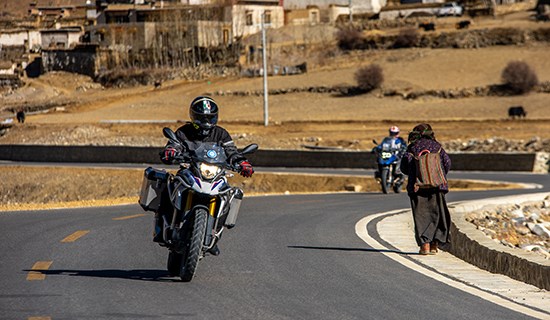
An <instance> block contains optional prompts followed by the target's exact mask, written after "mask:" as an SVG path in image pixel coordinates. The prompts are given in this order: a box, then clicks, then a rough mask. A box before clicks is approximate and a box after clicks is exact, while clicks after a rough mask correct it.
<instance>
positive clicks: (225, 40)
mask: <svg viewBox="0 0 550 320" xmlns="http://www.w3.org/2000/svg"><path fill="white" fill-rule="evenodd" d="M228 43H229V30H227V29H223V44H228Z"/></svg>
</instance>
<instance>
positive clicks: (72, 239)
mask: <svg viewBox="0 0 550 320" xmlns="http://www.w3.org/2000/svg"><path fill="white" fill-rule="evenodd" d="M89 232H90V230H79V231H76V232H75V233H73V234H71V235H70V236H67V237H66V238H65V239H63V240H61V242H75V241H76V240H78V239H79V238H80V237H83V236H85V235H86V234H88V233H89Z"/></svg>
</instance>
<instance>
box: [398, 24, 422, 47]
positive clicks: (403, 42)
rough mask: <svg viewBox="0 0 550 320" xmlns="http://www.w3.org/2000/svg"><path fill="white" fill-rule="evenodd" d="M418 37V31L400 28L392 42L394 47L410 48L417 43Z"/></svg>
mask: <svg viewBox="0 0 550 320" xmlns="http://www.w3.org/2000/svg"><path fill="white" fill-rule="evenodd" d="M418 41H419V37H418V31H416V29H413V28H407V29H401V30H400V31H399V34H398V35H397V38H395V42H394V43H393V47H394V48H411V47H415V46H416V45H417V44H418Z"/></svg>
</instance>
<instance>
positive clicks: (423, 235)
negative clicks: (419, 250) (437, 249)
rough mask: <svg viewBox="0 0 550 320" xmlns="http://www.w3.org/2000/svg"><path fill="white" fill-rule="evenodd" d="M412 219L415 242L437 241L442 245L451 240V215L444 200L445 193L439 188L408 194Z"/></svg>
mask: <svg viewBox="0 0 550 320" xmlns="http://www.w3.org/2000/svg"><path fill="white" fill-rule="evenodd" d="M409 197H410V199H411V208H412V212H413V219H414V231H415V232H414V235H415V239H416V243H417V244H418V245H419V246H421V245H422V244H423V243H427V242H428V243H429V242H432V241H435V240H437V241H439V243H440V244H442V245H444V244H446V243H449V242H450V241H451V238H450V235H451V234H450V230H451V215H450V214H449V209H448V208H447V202H446V201H445V194H444V193H442V192H439V190H422V191H420V192H418V193H416V194H414V195H411V194H409Z"/></svg>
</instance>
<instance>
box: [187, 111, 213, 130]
mask: <svg viewBox="0 0 550 320" xmlns="http://www.w3.org/2000/svg"><path fill="white" fill-rule="evenodd" d="M193 122H194V123H196V124H197V125H199V127H201V128H204V129H208V128H212V127H214V125H216V123H218V115H217V114H207V113H205V114H196V115H195V121H193Z"/></svg>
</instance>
